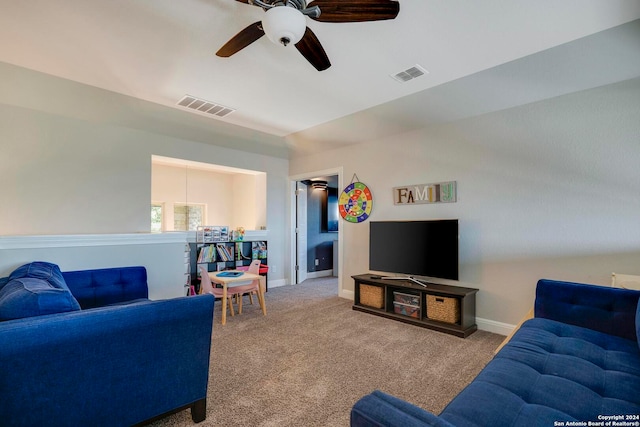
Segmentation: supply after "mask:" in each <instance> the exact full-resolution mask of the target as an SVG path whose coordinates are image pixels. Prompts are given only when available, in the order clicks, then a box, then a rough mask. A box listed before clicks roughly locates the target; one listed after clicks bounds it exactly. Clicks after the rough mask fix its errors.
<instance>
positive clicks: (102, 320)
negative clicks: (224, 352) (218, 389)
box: [0, 262, 214, 427]
mask: <svg viewBox="0 0 640 427" xmlns="http://www.w3.org/2000/svg"><path fill="white" fill-rule="evenodd" d="M147 297H148V290H147V272H146V270H145V268H144V267H123V268H109V269H99V270H85V271H74V272H65V273H61V272H60V269H59V268H58V266H57V265H55V264H50V263H45V262H33V263H30V264H27V265H24V266H22V267H19V268H18V269H16V270H15V271H14V272H13V273H11V275H10V276H9V277H6V278H3V279H0V425H2V426H92V427H95V426H130V425H135V424H139V423H143V422H147V421H149V420H152V419H155V418H159V417H160V416H163V415H166V414H167V413H171V412H175V411H178V410H183V409H187V408H191V415H192V418H193V420H194V421H195V422H199V421H202V420H204V418H205V411H206V396H207V383H208V377H209V355H210V349H211V331H212V321H213V303H214V298H213V297H212V296H211V295H202V296H195V297H183V298H176V299H171V300H163V301H150V300H149V299H148V298H147Z"/></svg>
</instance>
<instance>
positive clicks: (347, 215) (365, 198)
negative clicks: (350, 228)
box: [338, 181, 373, 222]
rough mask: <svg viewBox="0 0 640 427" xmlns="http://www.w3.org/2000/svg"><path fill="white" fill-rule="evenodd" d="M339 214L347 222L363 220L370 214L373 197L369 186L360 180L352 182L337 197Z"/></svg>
mask: <svg viewBox="0 0 640 427" xmlns="http://www.w3.org/2000/svg"><path fill="white" fill-rule="evenodd" d="M338 207H339V210H340V216H341V217H342V218H343V219H344V220H345V221H349V222H363V221H366V219H367V218H369V215H371V210H372V209H373V197H372V196H371V190H369V187H367V186H366V185H364V184H363V183H361V182H358V181H356V182H352V183H351V184H349V185H347V187H346V188H345V189H344V190H343V191H342V194H340V198H339V199H338Z"/></svg>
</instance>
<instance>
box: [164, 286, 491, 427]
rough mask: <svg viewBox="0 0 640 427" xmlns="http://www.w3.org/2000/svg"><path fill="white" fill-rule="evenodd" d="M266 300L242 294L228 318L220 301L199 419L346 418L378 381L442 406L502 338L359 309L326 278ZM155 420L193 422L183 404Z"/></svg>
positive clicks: (332, 421)
mask: <svg viewBox="0 0 640 427" xmlns="http://www.w3.org/2000/svg"><path fill="white" fill-rule="evenodd" d="M245 301H248V299H247V297H245ZM266 303H267V316H266V317H265V316H262V313H261V311H260V310H259V306H258V305H257V302H255V303H254V305H253V306H251V305H248V302H245V307H244V310H243V314H242V315H237V314H236V316H235V317H229V316H227V324H226V325H225V326H222V325H221V324H220V303H219V302H216V306H215V316H214V317H215V318H214V328H213V348H212V355H211V375H210V378H209V392H208V399H207V419H206V420H205V421H204V422H203V423H201V424H198V425H200V426H264V427H267V426H273V427H276V426H305V427H306V426H348V425H349V411H350V409H351V406H352V405H353V404H354V403H355V402H356V401H357V400H358V399H359V398H360V397H362V396H364V395H365V394H367V393H370V392H371V391H373V390H374V389H380V390H383V391H385V392H387V393H390V394H393V395H395V396H398V397H400V398H402V399H405V400H407V401H409V402H412V403H414V404H416V405H418V406H420V407H422V408H425V409H427V410H429V411H432V412H434V413H439V412H440V411H441V410H442V409H443V408H444V406H445V405H446V404H447V403H448V402H449V401H450V400H451V399H452V398H453V397H454V396H455V395H456V394H457V393H458V392H459V391H460V390H461V389H462V388H463V387H464V386H465V385H466V384H468V383H469V382H470V381H471V380H472V379H473V378H474V377H475V376H476V375H477V373H478V372H479V371H480V370H481V369H482V368H483V367H484V366H485V364H486V363H487V362H488V361H489V360H491V357H492V356H493V351H494V350H495V348H496V347H497V346H498V345H499V344H500V343H501V342H502V340H503V338H504V337H503V336H500V335H496V334H491V333H488V332H483V331H478V332H476V333H474V334H473V335H471V336H470V337H468V338H466V339H462V338H457V337H453V336H450V335H446V334H442V333H439V332H435V331H431V330H428V329H424V328H419V327H416V326H412V325H408V324H404V323H401V322H395V321H392V320H389V319H384V318H380V317H377V316H373V315H370V314H366V313H361V312H356V311H353V310H352V309H351V301H349V300H346V299H343V298H339V297H338V296H337V283H336V281H335V279H330V278H326V279H311V280H307V281H306V282H305V283H303V284H302V285H298V286H286V287H281V288H274V289H271V290H269V292H267V294H266ZM185 357H188V355H185ZM152 425H154V426H190V425H194V423H193V422H192V421H191V414H190V411H188V410H187V411H182V412H180V413H178V414H175V415H171V416H169V417H167V418H164V419H162V420H160V421H157V422H155V423H154V424H152Z"/></svg>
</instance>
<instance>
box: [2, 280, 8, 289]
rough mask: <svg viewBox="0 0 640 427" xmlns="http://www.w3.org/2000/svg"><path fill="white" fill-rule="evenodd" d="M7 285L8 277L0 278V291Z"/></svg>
mask: <svg viewBox="0 0 640 427" xmlns="http://www.w3.org/2000/svg"><path fill="white" fill-rule="evenodd" d="M7 283H9V278H8V277H0V289H2V288H4V285H6V284H7Z"/></svg>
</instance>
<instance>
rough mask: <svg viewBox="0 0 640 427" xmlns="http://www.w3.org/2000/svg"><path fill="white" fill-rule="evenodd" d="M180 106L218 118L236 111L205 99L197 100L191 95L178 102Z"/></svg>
mask: <svg viewBox="0 0 640 427" xmlns="http://www.w3.org/2000/svg"><path fill="white" fill-rule="evenodd" d="M178 105H179V106H181V107H184V108H188V109H190V110H195V111H199V112H201V113H205V114H211V115H213V116H218V117H224V116H227V115H229V114H231V113H233V112H234V111H236V110H234V109H233V108H229V107H225V106H224V105H220V104H216V103H215V102H211V101H205V100H204V99H200V98H196V97H195V96H191V95H185V96H184V97H183V98H182V99H181V100H180V101H178Z"/></svg>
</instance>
